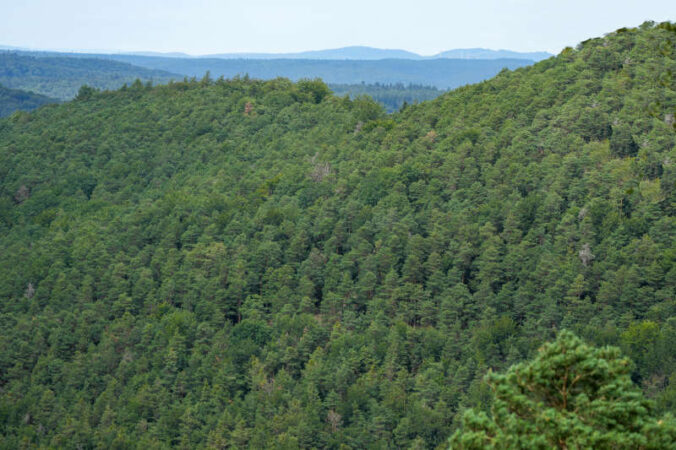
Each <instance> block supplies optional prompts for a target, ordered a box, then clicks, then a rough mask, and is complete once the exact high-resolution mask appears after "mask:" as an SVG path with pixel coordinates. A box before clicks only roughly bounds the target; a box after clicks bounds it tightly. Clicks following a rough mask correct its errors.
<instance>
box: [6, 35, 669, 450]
mask: <svg viewBox="0 0 676 450" xmlns="http://www.w3.org/2000/svg"><path fill="white" fill-rule="evenodd" d="M675 43H676V35H675V34H674V33H673V32H672V31H670V30H668V29H664V28H662V27H658V26H655V25H646V26H644V27H642V28H641V29H639V30H631V29H630V30H626V31H623V32H621V33H612V34H610V35H608V36H606V37H604V38H599V39H593V40H590V41H589V42H587V43H585V44H583V45H581V46H580V47H579V48H578V49H570V50H567V51H566V52H564V54H562V55H560V56H558V57H556V58H551V59H549V60H546V61H542V62H540V63H538V64H536V65H534V66H532V67H528V68H522V69H519V70H516V71H513V72H511V71H503V72H502V73H501V74H500V75H498V76H497V77H496V78H494V79H492V80H490V81H487V82H484V83H480V84H477V85H473V86H467V87H464V88H461V89H458V90H455V91H451V92H448V93H445V94H444V95H442V96H440V97H439V98H437V99H435V100H433V101H430V102H424V103H420V104H417V105H411V106H409V107H407V108H405V109H403V110H402V111H401V112H397V113H394V114H391V115H386V114H385V111H384V110H383V108H382V107H381V106H380V105H379V104H378V103H376V102H374V101H373V100H372V99H369V98H365V97H359V98H355V99H354V100H351V99H349V98H345V97H342V98H340V97H335V96H333V95H330V94H327V89H328V88H327V87H326V86H324V85H323V84H321V83H320V82H318V81H306V82H304V83H301V84H294V83H292V82H291V81H289V80H286V79H274V80H271V81H267V82H262V81H258V80H253V79H249V78H248V77H243V78H235V79H231V80H223V79H217V80H213V79H211V77H205V78H203V79H202V80H200V81H197V80H192V81H187V80H186V81H182V82H176V83H170V84H168V85H166V86H155V87H152V86H149V85H148V84H147V83H146V82H145V80H139V81H138V82H134V83H132V84H130V85H128V86H127V87H126V88H124V89H120V90H118V91H114V92H110V91H108V92H107V91H96V92H95V91H92V90H86V92H83V93H86V95H85V97H86V100H85V99H83V100H78V101H72V102H67V103H64V104H60V105H54V106H49V107H46V108H39V109H37V110H36V111H33V112H31V113H19V114H14V115H12V116H10V117H8V118H5V119H2V120H0V300H1V301H0V328H1V329H2V330H3V332H2V333H0V434H1V435H2V436H3V441H2V446H4V447H7V448H20V447H21V446H25V447H30V446H35V447H78V446H79V447H83V448H94V447H104V448H108V447H116V446H117V447H121V448H128V447H143V448H146V447H153V448H155V447H168V446H183V447H186V448H194V447H198V448H199V447H215V448H223V447H227V446H233V447H251V448H275V447H288V448H296V447H305V448H307V447H317V448H340V447H341V445H342V446H343V448H344V447H345V446H347V447H351V448H409V447H413V448H416V447H417V448H434V447H437V446H445V445H446V443H447V439H448V436H450V435H452V434H453V432H454V431H455V429H457V427H458V425H459V423H458V420H459V417H460V411H463V410H465V409H467V408H468V407H474V406H477V407H480V408H483V409H486V408H487V407H488V406H489V405H490V401H491V395H490V394H491V393H490V392H489V390H488V388H487V387H486V386H485V384H484V383H482V381H481V380H482V379H483V377H484V375H485V374H486V373H487V372H488V371H489V369H490V370H493V371H502V370H506V369H507V368H508V367H509V366H511V365H513V364H516V363H519V362H520V361H522V360H524V359H527V358H531V357H533V356H534V355H535V354H536V351H537V348H538V347H540V346H541V344H542V342H544V341H547V340H549V339H551V338H552V337H553V336H554V335H555V333H556V330H558V329H562V328H566V329H571V330H573V331H574V332H576V334H578V335H580V336H582V337H584V339H585V340H587V341H588V342H590V343H592V344H596V345H616V346H620V347H622V348H623V350H624V351H625V352H626V353H627V354H628V355H629V356H631V357H632V358H633V359H634V361H635V365H634V366H628V367H627V370H628V372H625V373H628V374H629V375H630V377H631V380H632V382H633V383H635V385H636V386H637V387H638V388H639V389H641V390H642V391H643V392H644V395H645V396H646V397H647V398H648V399H650V401H651V402H654V405H655V406H654V412H655V414H663V413H665V412H668V411H671V412H673V411H674V409H675V408H676V391H675V390H674V386H676V351H675V349H674V345H675V344H674V343H676V320H674V317H675V316H676V314H675V312H676V304H675V303H674V299H675V298H676V295H675V294H676V293H675V292H674V287H675V286H676V283H675V282H674V276H675V274H676V269H674V255H675V254H676V247H675V245H676V240H674V239H673V234H674V217H673V212H674V201H675V200H676V198H675V197H674V195H676V189H675V188H674V181H675V180H676V173H675V171H674V165H673V163H672V162H673V161H674V160H676V154H675V151H676V150H675V146H676V130H675V129H674V127H673V125H671V124H670V123H668V122H669V120H668V119H669V114H671V113H672V112H673V111H674V108H675V107H676V86H675V85H674V80H673V79H668V78H666V77H665V73H669V72H670V71H671V73H676V61H675V57H676V55H675V53H674V52H675V51H674V48H676V46H675V45H674V44H675ZM618 61H619V62H618ZM79 87H80V85H78V86H77V88H79ZM92 87H93V88H96V89H98V88H99V87H98V86H95V85H92ZM619 126H626V127H627V130H628V132H629V133H628V135H630V136H631V139H632V141H633V142H634V143H635V144H636V146H637V147H636V148H635V150H633V151H630V152H626V151H624V150H622V151H616V148H617V147H615V146H614V145H613V144H611V140H612V138H613V133H614V129H615V128H617V127H619ZM632 389H633V388H632ZM628 392H634V391H628ZM632 395H633V394H632ZM639 403H640V402H639ZM651 408H653V407H652V406H651Z"/></svg>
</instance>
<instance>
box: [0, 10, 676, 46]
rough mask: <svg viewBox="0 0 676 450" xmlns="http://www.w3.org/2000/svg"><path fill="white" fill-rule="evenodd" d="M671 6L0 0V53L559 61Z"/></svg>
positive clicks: (667, 16) (662, 16)
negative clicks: (521, 54) (336, 54)
mask: <svg viewBox="0 0 676 450" xmlns="http://www.w3.org/2000/svg"><path fill="white" fill-rule="evenodd" d="M645 20H654V21H657V22H661V21H665V20H671V21H676V1H674V0H603V1H601V0H555V1H554V0H469V1H455V0H446V1H443V0H408V1H401V0H387V1H384V0H377V1H369V0H334V1H330V2H328V1H324V0H237V1H232V0H220V1H217V0H192V1H183V0H145V1H144V0H117V1H106V0H100V1H92V0H0V45H9V46H17V47H28V48H33V49H53V50H93V51H159V52H172V51H177V52H185V53H190V54H195V55H198V54H210V53H226V52H293V51H303V50H318V49H327V48H337V47H344V46H348V45H368V46H372V47H380V48H400V49H404V50H410V51H413V52H417V53H421V54H424V55H430V54H434V53H437V52H440V51H443V50H448V49H453V48H468V47H485V48H493V49H499V48H504V49H510V50H517V51H538V50H545V51H550V52H552V53H557V52H559V51H560V50H561V49H562V48H563V47H565V46H568V45H570V46H574V45H576V44H577V43H578V42H580V41H582V40H585V39H587V38H590V37H596V36H601V35H603V34H604V33H606V32H610V31H613V30H615V29H617V28H620V27H624V26H636V25H639V24H641V23H642V22H643V21H645Z"/></svg>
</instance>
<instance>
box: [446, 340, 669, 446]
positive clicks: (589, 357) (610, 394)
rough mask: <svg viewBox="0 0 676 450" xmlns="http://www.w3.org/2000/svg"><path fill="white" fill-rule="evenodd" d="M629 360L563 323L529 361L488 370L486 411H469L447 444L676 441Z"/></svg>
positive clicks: (648, 443)
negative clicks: (489, 407) (631, 373)
mask: <svg viewBox="0 0 676 450" xmlns="http://www.w3.org/2000/svg"><path fill="white" fill-rule="evenodd" d="M630 365H631V364H630V361H629V360H628V359H626V358H623V357H621V355H620V351H619V349H617V348H614V347H605V348H594V347H590V346H588V345H586V344H585V343H584V342H583V341H582V340H581V339H579V338H578V337H576V336H575V335H574V334H573V333H571V332H568V331H563V332H561V333H560V334H559V337H558V339H557V340H556V341H555V342H552V343H549V344H546V345H545V346H543V347H542V348H541V349H540V352H539V354H538V355H537V357H536V358H535V359H534V360H533V361H529V362H524V363H521V364H516V365H514V366H512V367H511V368H510V369H509V370H508V371H507V373H505V374H494V373H490V374H489V375H488V376H487V381H488V383H489V385H490V387H491V389H492V391H493V395H494V397H495V398H494V404H493V407H492V410H491V413H492V414H491V416H490V417H489V416H488V415H487V414H485V413H484V412H477V411H474V410H470V411H468V412H467V413H466V414H465V416H464V418H463V428H462V430H459V431H457V432H456V433H455V434H454V435H453V436H452V437H451V440H450V442H451V448H452V449H461V448H463V449H474V448H477V449H478V448H528V449H533V448H562V449H573V448H594V449H605V448H613V449H618V448H627V449H628V448H632V449H633V448H635V449H639V448H645V449H650V448H655V449H658V448H659V449H666V448H676V423H674V421H673V418H672V417H671V416H667V417H665V418H662V419H657V418H655V417H654V416H652V415H651V403H650V401H648V400H647V399H645V398H644V396H643V394H642V392H641V391H640V390H639V389H638V388H637V387H636V386H635V385H634V384H633V383H632V381H631V379H630V377H629V370H630Z"/></svg>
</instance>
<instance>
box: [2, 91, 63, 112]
mask: <svg viewBox="0 0 676 450" xmlns="http://www.w3.org/2000/svg"><path fill="white" fill-rule="evenodd" d="M58 101H59V100H57V99H55V98H51V97H47V96H44V95H40V94H36V93H34V92H28V91H22V90H20V89H9V88H6V87H4V86H3V85H1V84H0V117H5V116H9V115H10V114H12V113H13V112H15V111H32V110H34V109H35V108H39V107H40V106H42V105H46V104H48V103H56V102H58Z"/></svg>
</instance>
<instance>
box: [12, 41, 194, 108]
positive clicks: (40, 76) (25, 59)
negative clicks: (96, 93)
mask: <svg viewBox="0 0 676 450" xmlns="http://www.w3.org/2000/svg"><path fill="white" fill-rule="evenodd" d="M181 78H183V77H182V76H179V75H175V74H171V73H168V72H165V71H161V70H150V69H146V68H143V67H136V66H133V65H131V64H127V63H122V62H116V61H109V60H101V59H93V58H69V57H59V56H54V55H50V56H45V55H43V56H33V55H29V54H26V53H25V52H20V53H19V52H3V51H0V84H3V85H4V86H6V87H8V88H12V89H22V90H26V91H31V92H35V93H38V94H42V95H46V96H48V97H53V98H58V99H61V100H70V99H72V98H73V97H75V95H76V94H77V92H78V89H80V86H82V85H83V84H86V85H89V86H92V87H94V88H96V89H119V88H120V87H122V85H124V84H131V83H133V82H134V81H135V80H136V79H140V80H141V81H143V82H148V81H151V82H155V83H166V82H168V81H169V80H172V79H173V80H176V79H181Z"/></svg>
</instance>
